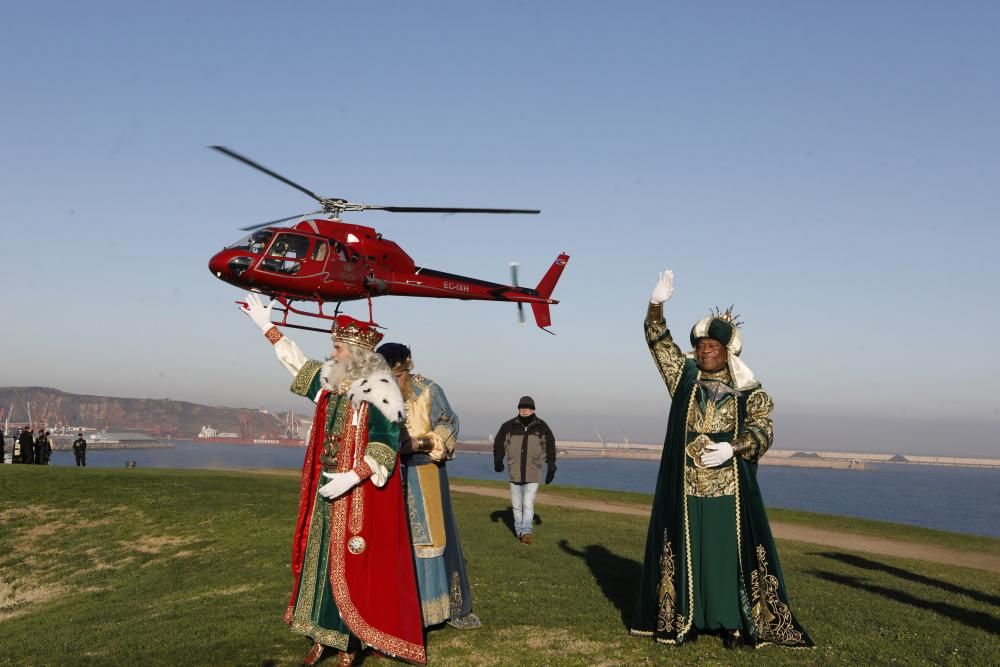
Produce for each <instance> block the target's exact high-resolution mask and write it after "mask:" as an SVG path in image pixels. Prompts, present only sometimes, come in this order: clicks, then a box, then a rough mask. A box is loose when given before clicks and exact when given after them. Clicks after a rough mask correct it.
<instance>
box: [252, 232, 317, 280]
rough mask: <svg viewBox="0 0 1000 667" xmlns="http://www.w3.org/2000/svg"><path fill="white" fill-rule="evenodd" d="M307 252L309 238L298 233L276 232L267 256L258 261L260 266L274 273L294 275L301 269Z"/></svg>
mask: <svg viewBox="0 0 1000 667" xmlns="http://www.w3.org/2000/svg"><path fill="white" fill-rule="evenodd" d="M308 252H309V239H308V238H307V237H305V236H299V235H298V234H278V237H277V238H276V239H275V240H274V243H272V244H271V247H270V248H269V249H268V251H267V255H268V256H267V257H266V258H264V260H262V261H261V263H260V268H262V269H264V270H265V271H273V272H275V273H287V274H289V275H294V274H296V273H298V272H299V271H300V270H301V269H302V263H301V262H298V261H296V260H299V259H303V258H304V257H306V255H307V254H308Z"/></svg>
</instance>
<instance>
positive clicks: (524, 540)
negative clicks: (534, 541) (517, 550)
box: [521, 533, 531, 544]
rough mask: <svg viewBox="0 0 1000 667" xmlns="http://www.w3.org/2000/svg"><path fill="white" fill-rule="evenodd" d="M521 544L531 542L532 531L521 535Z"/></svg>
mask: <svg viewBox="0 0 1000 667" xmlns="http://www.w3.org/2000/svg"><path fill="white" fill-rule="evenodd" d="M521 544H531V533H525V534H524V535H522V536H521Z"/></svg>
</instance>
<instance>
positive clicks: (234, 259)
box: [208, 146, 569, 333]
mask: <svg viewBox="0 0 1000 667" xmlns="http://www.w3.org/2000/svg"><path fill="white" fill-rule="evenodd" d="M210 148H212V149H214V150H217V151H219V152H220V153H223V154H224V155H228V156H229V157H231V158H233V159H236V160H239V161H240V162H242V163H244V164H246V165H248V166H250V167H253V168H254V169H257V170H259V171H262V172H264V173H265V174H267V175H268V176H271V177H273V178H276V179H278V180H279V181H281V182H282V183H285V184H286V185H290V186H291V187H293V188H295V189H296V190H299V191H300V192H303V193H305V194H306V195H308V196H310V197H312V198H313V199H315V200H316V201H318V202H319V203H320V204H321V205H322V209H321V210H319V211H313V212H312V213H304V214H301V215H293V216H289V217H287V218H281V219H279V220H272V221H270V222H266V223H263V224H260V225H254V226H251V227H243V228H242V231H248V232H251V233H250V234H249V235H248V236H246V237H244V238H242V239H240V240H239V241H237V242H236V243H234V244H232V245H230V246H227V247H226V248H225V249H223V250H222V251H221V252H219V253H216V254H215V255H214V256H213V257H212V259H210V260H209V261H208V269H209V271H211V272H212V274H213V275H214V276H215V277H217V278H219V279H220V280H223V281H225V282H227V283H230V284H231V285H236V286H237V287H240V288H243V289H247V290H251V291H254V292H260V293H261V294H266V295H268V296H270V297H271V298H273V299H275V300H277V301H278V302H279V303H280V304H281V305H282V306H283V308H278V309H276V310H277V311H278V312H282V313H283V315H282V319H281V322H275V324H276V325H278V326H287V327H294V328H297V329H309V330H311V331H322V332H329V331H330V329H318V328H316V327H308V326H303V325H299V324H291V323H289V322H288V314H289V313H295V314H297V315H305V316H309V317H317V318H321V319H326V320H332V319H334V317H335V315H336V314H337V312H339V309H340V304H341V302H343V301H354V300H358V299H368V312H369V319H372V306H371V299H372V297H376V296H384V295H387V294H391V295H396V296H424V297H433V298H439V299H465V300H468V299H477V300H483V301H511V302H515V303H517V308H518V315H519V317H520V320H521V322H523V321H524V311H523V304H525V303H527V304H530V305H531V312H532V314H533V315H534V317H535V323H536V324H537V325H538V326H539V328H541V329H542V330H543V331H547V332H548V333H552V332H551V331H548V329H546V327H548V326H550V325H551V324H552V318H551V316H550V314H549V306H550V305H552V304H556V303H559V302H558V301H557V300H555V299H552V298H550V297H551V295H552V291H553V290H554V289H555V286H556V282H557V281H558V280H559V277H560V276H561V275H562V272H563V269H564V268H565V267H566V263H567V262H568V261H569V255H567V254H566V253H562V254H560V255H559V256H558V257H557V258H556V260H555V262H553V263H552V266H551V267H549V270H548V271H547V272H546V273H545V275H544V276H543V277H542V280H541V281H540V282H539V283H538V286H537V287H535V289H530V288H527V287H519V286H518V284H517V265H516V264H511V276H512V282H513V284H512V285H503V284H500V283H493V282H488V281H486V280H479V279H478V278H467V277H465V276H459V275H455V274H452V273H445V272H444V271H436V270H434V269H428V268H425V267H421V266H417V265H416V264H415V263H414V262H413V259H412V258H411V257H410V256H409V255H407V254H406V252H405V251H404V250H403V249H402V248H400V247H399V246H398V245H397V244H396V243H395V242H393V241H390V240H389V239H386V238H383V236H382V235H381V234H379V233H377V232H376V231H375V229H373V228H372V227H364V226H362V225H355V224H353V223H348V222H343V221H342V220H341V219H340V218H341V214H342V213H344V212H345V211H388V212H390V213H523V214H537V213H539V212H540V211H538V210H534V209H506V208H442V207H424V206H377V205H372V204H356V203H352V202H349V201H347V200H345V199H335V198H329V197H320V196H319V195H317V194H315V193H314V192H311V191H310V190H307V189H306V188H304V187H302V186H301V185H299V184H298V183H295V182H293V181H290V180H288V179H287V178H285V177H284V176H281V175H280V174H278V173H276V172H273V171H271V170H270V169H268V168H266V167H264V166H262V165H260V164H258V163H256V162H254V161H253V160H251V159H249V158H247V157H244V156H242V155H240V154H239V153H236V152H234V151H232V150H229V149H228V148H225V147H223V146H211V147H210ZM319 214H323V217H318V218H310V217H309V216H313V215H319ZM296 218H301V220H300V221H299V222H298V223H297V224H295V225H294V226H292V227H283V226H275V225H280V223H283V222H288V221H289V220H294V219H296ZM296 301H312V302H314V303H316V304H317V311H316V312H308V311H304V310H301V309H299V308H298V307H296V306H295V305H294V302H296ZM328 302H336V303H337V308H336V311H335V312H334V314H333V315H329V314H327V313H325V312H323V304H324V303H328ZM331 326H332V325H331Z"/></svg>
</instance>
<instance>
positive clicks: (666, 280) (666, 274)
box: [649, 269, 674, 304]
mask: <svg viewBox="0 0 1000 667" xmlns="http://www.w3.org/2000/svg"><path fill="white" fill-rule="evenodd" d="M673 293H674V272H673V271H671V270H670V269H666V270H665V271H663V272H662V273H660V277H659V279H658V280H657V281H656V287H654V288H653V293H652V294H651V295H650V296H649V302H650V303H657V304H659V303H663V302H664V301H667V300H669V299H670V296H671V295H672V294H673Z"/></svg>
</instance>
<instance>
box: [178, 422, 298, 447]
mask: <svg viewBox="0 0 1000 667" xmlns="http://www.w3.org/2000/svg"><path fill="white" fill-rule="evenodd" d="M194 441H195V442H199V443H213V444H222V445H281V446H282V447H305V444H306V443H305V440H303V439H302V438H283V437H277V436H259V437H247V436H243V435H239V434H237V433H225V432H223V433H220V432H219V431H217V430H215V429H214V428H212V427H211V426H202V427H201V431H199V432H198V435H197V437H195V439H194Z"/></svg>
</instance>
